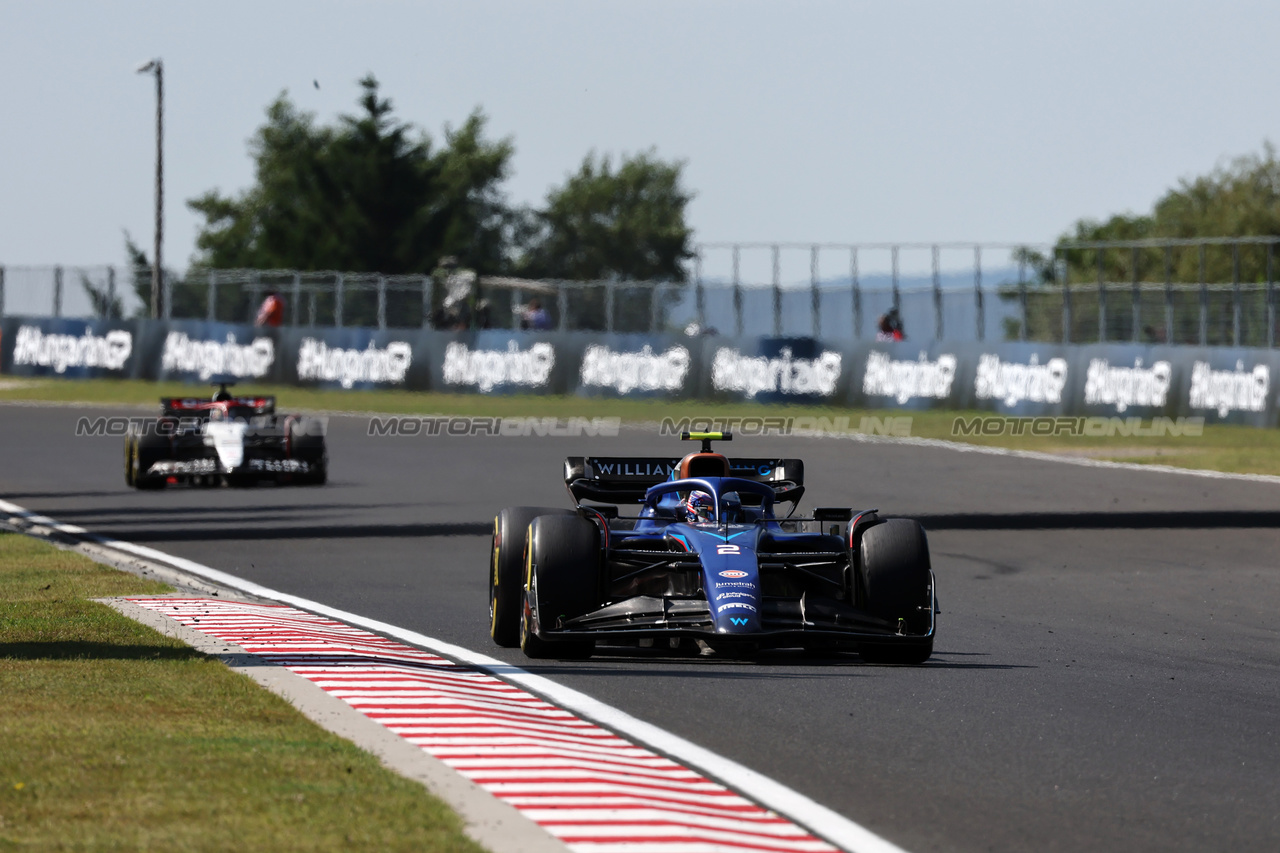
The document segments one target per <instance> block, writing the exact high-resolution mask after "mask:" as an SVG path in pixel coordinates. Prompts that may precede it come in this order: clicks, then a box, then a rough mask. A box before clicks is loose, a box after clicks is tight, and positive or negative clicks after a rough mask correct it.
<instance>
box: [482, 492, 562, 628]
mask: <svg viewBox="0 0 1280 853" xmlns="http://www.w3.org/2000/svg"><path fill="white" fill-rule="evenodd" d="M541 515H573V511H572V510H567V509H560V508H559V507H542V506H509V507H507V508H506V509H504V510H502V511H501V512H499V513H498V514H497V515H496V516H495V517H494V519H493V545H492V548H491V549H490V552H489V636H490V637H492V638H493V641H494V642H495V643H497V644H498V645H499V646H504V647H506V648H514V647H516V646H518V645H520V609H521V604H522V601H523V598H522V596H523V593H524V579H525V560H526V554H525V534H526V533H527V532H528V530H529V525H530V524H532V523H533V520H534V519H535V518H537V517H538V516H541Z"/></svg>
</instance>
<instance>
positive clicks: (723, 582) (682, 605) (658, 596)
mask: <svg viewBox="0 0 1280 853" xmlns="http://www.w3.org/2000/svg"><path fill="white" fill-rule="evenodd" d="M682 438H685V439H693V440H699V441H701V442H702V450H701V452H697V453H690V454H689V455H687V456H685V457H684V458H683V459H660V458H659V459H654V458H616V457H613V458H611V457H570V458H569V459H567V460H566V461H565V485H566V486H568V488H569V492H570V494H571V495H572V496H573V498H574V500H575V502H576V503H577V507H576V508H574V509H552V508H546V507H508V508H506V509H504V510H502V511H501V512H499V513H498V515H497V517H496V518H495V519H494V527H493V550H492V555H491V559H490V567H489V616H490V634H491V635H492V637H493V639H494V641H495V642H496V643H497V644H498V645H500V646H515V645H517V644H518V645H519V646H520V647H521V649H523V650H524V653H525V654H526V655H528V656H529V657H534V658H543V657H554V658H583V657H588V656H590V655H591V654H593V653H594V652H595V650H596V648H597V644H600V645H610V646H626V645H631V646H640V647H657V648H662V649H669V650H680V649H689V650H694V649H696V650H699V651H706V650H711V651H714V652H723V653H727V654H746V653H751V652H754V651H756V650H759V649H764V648H803V649H807V650H811V651H818V652H838V651H857V652H858V653H859V654H860V655H861V656H862V657H863V658H864V659H865V660H867V661H871V662H876V663H909V664H917V663H923V662H924V661H925V660H927V659H928V658H929V656H930V655H931V654H932V653H933V639H934V631H935V627H936V622H935V620H936V613H937V612H938V610H937V602H936V597H935V594H934V578H933V571H932V568H931V566H930V562H929V545H928V541H927V540H926V538H925V533H924V529H923V528H922V527H921V526H920V524H919V523H918V522H916V521H914V520H911V519H902V518H891V519H885V518H881V517H880V516H879V515H877V512H876V510H864V511H859V512H854V511H853V510H851V509H844V508H831V507H826V508H819V509H817V510H815V511H814V513H813V516H812V517H793V514H794V512H795V509H796V505H797V504H798V502H799V500H800V498H801V496H802V495H803V494H804V463H803V462H801V461H800V460H798V459H730V458H727V457H725V456H723V455H721V454H719V453H714V452H712V450H711V441H714V440H729V439H731V438H732V436H731V435H730V434H728V433H692V434H691V433H685V434H683V435H682ZM586 501H592V503H586ZM619 503H639V504H640V510H639V512H638V513H637V514H636V515H634V516H623V515H620V514H619V512H618V506H617V505H618V504H619ZM788 503H789V504H791V513H792V514H788V515H779V514H778V512H777V508H778V506H779V505H780V504H788Z"/></svg>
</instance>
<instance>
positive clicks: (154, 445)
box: [125, 421, 173, 490]
mask: <svg viewBox="0 0 1280 853" xmlns="http://www.w3.org/2000/svg"><path fill="white" fill-rule="evenodd" d="M159 423H160V422H159V421H150V422H148V423H145V424H143V426H142V427H141V428H140V429H139V430H138V431H137V432H135V433H134V434H133V442H132V448H133V453H132V457H131V459H130V460H129V461H128V462H127V464H128V465H129V467H130V473H128V474H126V475H125V479H126V480H132V483H131V485H132V486H133V487H134V488H135V489H143V490H148V489H163V488H164V487H165V485H167V478H165V477H162V476H158V475H155V474H150V475H148V474H147V471H149V470H150V469H151V466H152V465H154V464H155V463H157V462H160V461H161V460H164V459H168V458H170V456H171V455H172V452H173V451H172V443H171V442H170V440H169V436H168V435H166V434H163V433H161V432H160V428H159Z"/></svg>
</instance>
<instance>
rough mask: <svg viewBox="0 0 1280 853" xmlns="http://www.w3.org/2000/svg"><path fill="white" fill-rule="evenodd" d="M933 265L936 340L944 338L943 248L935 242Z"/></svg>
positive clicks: (934, 335) (934, 334)
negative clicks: (941, 256)
mask: <svg viewBox="0 0 1280 853" xmlns="http://www.w3.org/2000/svg"><path fill="white" fill-rule="evenodd" d="M930 254H931V256H932V258H931V259H932V262H933V263H932V266H933V338H934V340H937V341H940V340H942V334H943V327H942V263H941V258H940V257H939V255H940V254H941V250H940V249H939V248H938V245H937V244H936V243H935V244H934V245H933V247H932V251H931V253H930Z"/></svg>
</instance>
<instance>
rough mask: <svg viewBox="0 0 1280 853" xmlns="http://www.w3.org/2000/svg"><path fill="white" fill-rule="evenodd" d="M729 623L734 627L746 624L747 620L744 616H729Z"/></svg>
mask: <svg viewBox="0 0 1280 853" xmlns="http://www.w3.org/2000/svg"><path fill="white" fill-rule="evenodd" d="M729 621H730V622H732V623H733V624H735V625H745V624H747V618H746V617H745V616H730V617H729Z"/></svg>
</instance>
